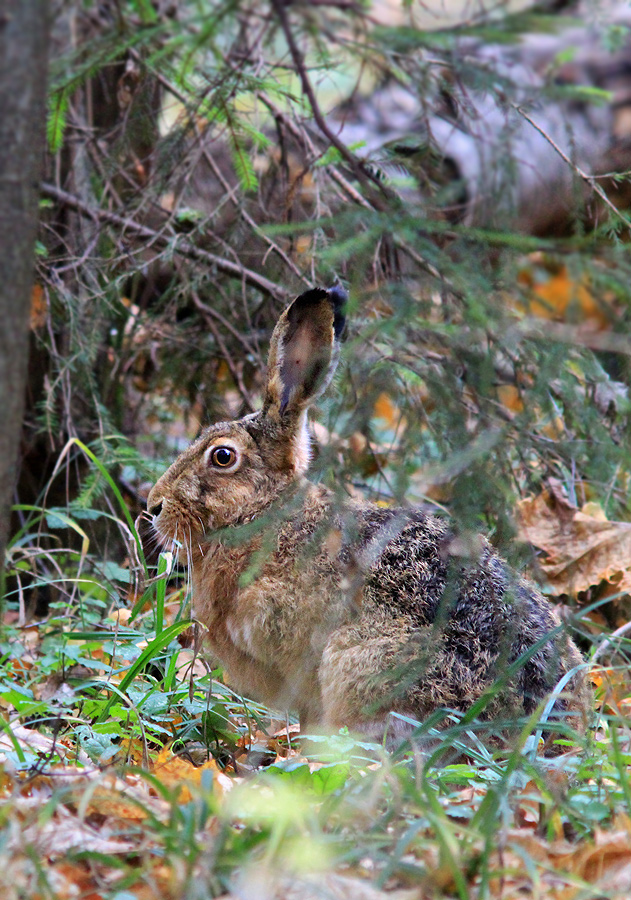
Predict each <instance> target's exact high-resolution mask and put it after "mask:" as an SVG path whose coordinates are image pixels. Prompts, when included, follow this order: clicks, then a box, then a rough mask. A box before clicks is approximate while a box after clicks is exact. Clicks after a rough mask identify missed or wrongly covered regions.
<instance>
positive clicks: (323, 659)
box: [148, 288, 589, 736]
mask: <svg viewBox="0 0 631 900" xmlns="http://www.w3.org/2000/svg"><path fill="white" fill-rule="evenodd" d="M344 302H345V294H344V292H343V291H342V290H341V289H339V288H332V289H331V290H328V291H325V290H319V289H318V290H312V291H308V292H306V293H305V294H302V295H301V296H300V297H298V298H297V299H296V300H295V301H294V303H293V304H292V305H291V306H290V307H289V308H288V309H287V310H285V312H284V313H283V315H282V316H281V318H280V320H279V322H278V324H277V326H276V328H275V330H274V334H273V336H272V342H271V346H270V355H269V367H268V380H267V385H266V389H265V395H264V402H263V408H262V410H261V411H260V412H258V413H255V414H253V415H250V416H246V417H245V418H243V419H240V420H239V421H236V422H220V423H218V424H216V425H212V426H211V427H210V428H208V429H207V430H206V431H205V432H204V433H203V434H202V436H201V437H200V438H199V439H198V440H197V441H196V442H195V443H194V444H193V445H192V446H191V447H190V448H189V449H188V450H186V451H185V452H184V453H183V454H182V455H181V456H180V457H179V458H178V459H177V460H176V461H175V462H174V463H173V465H172V466H171V468H170V469H169V470H168V471H167V472H166V473H165V474H164V475H163V476H162V478H160V480H159V481H158V482H157V484H156V485H155V486H154V488H153V489H152V491H151V493H150V495H149V499H148V509H149V512H150V513H151V515H152V517H153V522H154V527H155V530H156V533H157V535H158V536H159V539H160V541H161V543H162V544H163V545H164V546H167V547H170V546H172V545H173V544H175V545H176V546H179V548H180V550H179V553H180V558H181V559H182V561H184V562H187V563H188V565H189V569H190V572H191V576H192V586H193V599H194V606H195V612H196V615H197V618H198V619H199V620H200V621H201V622H202V623H203V624H204V625H205V626H206V627H207V629H208V638H207V639H208V643H209V646H210V648H211V650H212V652H213V653H214V654H215V655H216V657H217V658H218V660H219V661H220V662H221V663H222V664H223V665H224V667H225V669H226V671H227V674H228V678H229V681H230V683H231V684H232V685H233V686H235V687H237V688H238V689H240V690H241V691H243V692H244V693H245V694H246V695H250V696H252V697H255V698H257V699H260V700H262V701H264V702H265V703H267V704H269V705H271V706H273V707H276V708H279V709H286V708H290V709H295V710H297V711H298V712H299V714H300V718H301V724H302V725H303V727H306V728H307V729H310V728H314V727H315V728H317V727H324V728H334V729H337V728H339V727H341V726H343V725H347V726H349V727H350V728H352V729H354V730H359V731H363V732H364V733H367V734H370V735H373V736H377V735H382V734H383V732H384V729H385V728H386V724H387V718H388V717H387V713H388V711H389V710H395V711H398V712H400V713H402V714H404V715H405V716H408V717H411V718H413V719H422V718H424V717H425V716H427V715H428V714H429V713H431V712H432V711H434V710H436V709H437V708H440V707H445V708H450V709H456V710H466V709H467V708H469V707H470V706H471V705H472V704H473V703H474V702H475V701H476V700H478V699H479V698H480V697H481V696H482V695H483V694H484V693H485V692H487V691H488V690H489V688H491V686H492V685H493V684H494V683H496V682H497V681H498V679H499V685H500V686H499V689H496V690H494V691H492V692H490V693H489V701H488V703H487V704H486V706H485V707H484V712H483V715H484V716H485V717H486V718H497V719H499V718H503V717H509V716H515V715H523V714H524V713H526V714H527V713H530V712H531V711H533V710H534V709H535V708H536V707H537V705H538V704H539V703H540V702H541V701H542V699H543V698H545V696H546V695H547V694H549V692H550V691H551V690H552V689H553V688H554V686H555V685H556V684H557V683H558V682H559V680H560V679H561V678H562V677H563V676H564V675H565V673H567V672H568V671H569V670H570V669H572V668H574V667H575V666H577V665H579V664H580V662H581V657H580V654H579V652H578V650H577V649H576V647H575V646H574V644H573V643H572V641H571V640H570V639H569V638H568V637H567V636H566V635H565V633H564V632H563V629H562V628H561V627H560V622H559V618H558V616H557V613H556V612H555V611H554V609H553V608H552V607H551V606H550V605H549V604H548V602H547V601H546V600H545V599H544V598H543V597H542V596H541V595H540V594H539V593H538V592H537V590H536V589H535V588H534V587H533V586H532V585H531V584H528V583H526V582H525V581H523V580H522V579H520V578H518V577H517V576H515V575H514V574H512V573H511V572H510V570H509V569H508V568H507V566H506V564H505V563H504V562H503V561H502V560H501V559H500V558H499V557H498V556H497V555H496V554H495V552H494V551H493V550H492V548H491V547H490V545H489V544H488V543H487V542H486V541H485V540H484V539H483V538H479V540H476V541H474V542H472V546H471V547H469V548H467V547H465V546H464V542H463V541H462V540H458V539H456V538H455V537H454V535H453V534H452V533H451V532H450V531H449V529H448V527H447V526H446V524H445V523H444V522H443V521H442V520H441V519H439V518H437V517H434V516H431V515H427V514H425V513H424V512H421V511H419V510H409V509H383V508H379V507H376V506H372V505H369V504H358V503H355V502H347V503H345V504H339V503H338V502H336V498H335V497H334V495H333V494H332V492H330V491H329V490H327V489H326V488H324V487H322V486H319V485H314V484H312V483H310V482H309V481H307V480H306V478H305V471H306V469H307V467H308V462H309V437H308V432H307V427H306V413H307V409H308V407H309V405H310V404H311V403H312V402H313V401H314V399H315V398H316V397H317V396H318V395H319V394H320V393H321V392H322V391H323V390H324V388H325V387H326V385H327V384H328V382H329V381H330V378H331V376H332V374H333V370H334V368H335V365H336V362H337V355H338V344H339V339H340V335H341V331H342V328H343V323H344V320H343V315H342V307H343V304H344ZM522 655H523V656H524V660H523V664H522V665H520V666H513V667H511V664H512V663H515V662H516V660H518V659H519V658H520V657H521V656H522ZM588 706H589V691H588V689H587V687H586V686H585V683H584V680H583V679H582V678H581V677H580V676H579V675H577V676H575V677H573V678H572V679H571V681H570V684H569V685H568V686H567V688H566V696H565V698H564V699H563V700H562V701H561V702H559V703H558V704H557V710H560V711H561V712H562V713H563V714H565V715H569V714H573V716H572V718H571V720H570V721H571V724H573V725H575V726H577V727H580V726H581V723H582V720H583V717H584V715H585V713H586V710H587V709H588Z"/></svg>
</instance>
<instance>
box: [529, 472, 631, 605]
mask: <svg viewBox="0 0 631 900" xmlns="http://www.w3.org/2000/svg"><path fill="white" fill-rule="evenodd" d="M518 527H519V537H520V538H521V539H522V540H524V541H527V542H528V543H530V544H533V545H534V546H535V547H538V548H539V549H540V550H543V551H544V553H545V554H546V555H545V556H544V557H542V558H541V559H540V560H539V563H540V566H541V569H542V570H543V572H544V573H545V575H546V576H547V578H548V581H549V582H550V585H551V587H552V588H553V589H554V591H555V592H556V593H557V594H572V593H577V592H578V591H585V590H587V589H588V588H590V587H592V586H594V585H598V584H600V582H601V581H607V582H609V583H610V584H612V585H614V586H615V588H616V590H617V591H618V592H620V593H628V592H631V524H629V523H627V522H615V521H614V522H611V521H609V520H608V519H606V518H605V516H604V514H603V512H602V510H601V509H600V507H598V506H597V505H596V504H594V503H588V504H586V505H585V506H584V507H583V508H582V509H579V508H578V507H575V506H572V504H571V503H569V501H567V500H566V499H565V498H564V497H563V496H562V494H561V492H560V491H559V490H558V489H557V490H547V491H544V492H543V493H542V494H539V496H537V497H530V498H527V499H525V500H522V501H521V502H520V503H519V504H518Z"/></svg>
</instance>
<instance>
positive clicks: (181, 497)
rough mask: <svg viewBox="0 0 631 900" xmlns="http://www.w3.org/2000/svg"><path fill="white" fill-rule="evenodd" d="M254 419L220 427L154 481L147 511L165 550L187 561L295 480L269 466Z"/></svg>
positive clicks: (289, 470)
mask: <svg viewBox="0 0 631 900" xmlns="http://www.w3.org/2000/svg"><path fill="white" fill-rule="evenodd" d="M261 437H263V438H264V434H261V428H260V424H259V423H258V422H257V417H254V416H252V417H248V418H246V419H243V420H241V421H240V422H230V423H227V422H219V423H218V424H216V425H211V427H210V428H208V429H207V430H206V431H205V432H204V434H203V435H202V436H201V437H200V438H199V439H198V440H197V441H195V443H194V444H192V445H191V446H190V447H189V448H188V450H185V451H184V453H182V454H181V455H180V456H179V457H178V458H177V459H176V460H175V462H174V463H173V465H172V466H171V467H170V468H169V469H167V471H166V472H165V473H164V475H163V476H162V477H161V478H160V480H159V481H157V482H156V484H155V485H154V487H153V488H152V490H151V493H150V494H149V497H148V499H147V510H148V512H149V514H150V515H151V517H152V520H153V526H154V529H155V531H156V534H157V536H158V539H159V540H160V542H161V543H162V544H163V546H169V547H170V546H174V547H175V548H177V547H179V548H180V551H179V555H180V556H181V557H182V559H183V560H184V559H186V558H187V557H188V558H189V559H190V553H192V554H193V555H195V553H196V549H199V550H200V551H201V544H202V542H203V541H204V540H207V539H208V537H210V536H211V535H212V532H213V531H216V530H217V529H219V528H225V527H227V526H230V525H237V524H240V523H242V522H246V521H248V520H249V519H250V518H251V517H253V516H255V515H256V514H257V513H259V512H260V511H261V510H262V509H264V508H265V507H266V506H269V504H270V503H271V502H273V500H274V499H275V497H277V496H278V494H279V492H280V491H282V490H283V488H284V487H286V486H287V484H288V483H289V482H291V481H292V480H293V478H294V477H295V476H296V471H295V469H293V468H292V467H290V466H282V467H280V468H279V467H277V466H271V465H270V459H269V457H268V454H267V453H266V452H265V446H266V444H267V441H265V440H263V441H262V440H261Z"/></svg>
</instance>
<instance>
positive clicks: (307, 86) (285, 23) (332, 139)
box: [271, 0, 389, 197]
mask: <svg viewBox="0 0 631 900" xmlns="http://www.w3.org/2000/svg"><path fill="white" fill-rule="evenodd" d="M271 5H272V7H273V8H274V12H275V13H276V15H277V16H278V21H279V22H280V27H281V28H282V30H283V34H284V35H285V40H286V41H287V46H288V47H289V52H290V54H291V58H292V59H293V61H294V66H295V67H296V72H297V73H298V76H299V78H300V82H301V84H302V89H303V91H304V93H305V96H306V97H307V100H308V101H309V106H310V107H311V112H312V113H313V118H314V120H315V123H316V125H317V126H318V128H319V129H320V131H321V132H322V134H323V135H324V136H325V138H326V139H327V140H328V141H329V143H330V144H331V145H332V146H333V147H335V149H336V150H337V151H338V152H339V153H340V155H341V156H342V157H343V158H344V159H345V160H346V162H347V163H348V164H349V165H350V166H351V168H352V169H353V172H354V173H355V174H356V175H357V177H358V178H359V180H360V181H361V182H362V183H363V184H366V183H368V182H369V181H370V182H372V183H373V184H374V185H375V186H376V187H377V188H379V190H380V192H381V193H382V194H384V195H385V196H386V197H387V196H388V195H389V191H387V189H386V188H385V187H384V185H383V184H382V182H381V181H380V180H379V179H378V178H377V177H376V176H375V175H374V174H373V173H372V172H371V171H370V170H369V169H368V168H367V167H366V165H365V164H364V163H363V162H362V161H361V160H360V159H358V158H357V157H356V156H355V155H354V154H353V153H351V151H350V150H349V149H348V147H347V146H346V144H344V142H343V141H341V140H340V139H339V138H338V136H337V135H336V134H334V133H333V132H332V131H331V129H330V128H329V126H328V124H327V122H326V119H325V118H324V116H323V115H322V110H321V109H320V106H319V104H318V101H317V99H316V95H315V91H314V90H313V85H312V84H311V81H310V79H309V75H308V73H307V68H306V66H305V61H304V57H303V55H302V53H301V52H300V49H299V47H298V45H297V44H296V41H295V38H294V35H293V32H292V30H291V25H290V24H289V18H288V16H287V10H286V8H285V3H284V0H271Z"/></svg>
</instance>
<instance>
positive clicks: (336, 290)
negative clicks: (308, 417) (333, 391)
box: [263, 287, 347, 422]
mask: <svg viewBox="0 0 631 900" xmlns="http://www.w3.org/2000/svg"><path fill="white" fill-rule="evenodd" d="M346 300H347V294H346V291H344V290H343V289H342V288H341V287H332V288H330V289H329V290H328V291H325V290H322V289H321V288H315V289H314V290H311V291H306V292H305V293H304V294H301V295H300V296H299V297H297V298H296V300H294V302H293V303H292V304H291V306H289V307H288V308H287V309H286V310H285V312H284V313H283V314H282V316H281V317H280V319H279V320H278V323H277V324H276V328H275V329H274V333H273V334H272V340H271V343H270V351H269V359H268V369H267V385H266V388H265V399H264V402H263V415H264V416H268V417H270V418H273V419H276V420H278V421H281V420H284V421H287V422H291V421H292V420H295V419H296V418H300V416H301V413H303V412H304V411H305V410H306V409H307V407H308V406H309V405H310V404H311V403H312V402H313V401H314V400H315V398H316V397H318V396H319V395H320V394H321V393H322V392H323V391H324V389H325V388H326V386H327V385H328V384H329V382H330V381H331V378H332V377H333V373H334V372H335V368H336V366H337V363H338V359H339V347H340V338H341V335H342V331H343V330H344V322H345V319H344V306H345V304H346Z"/></svg>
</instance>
